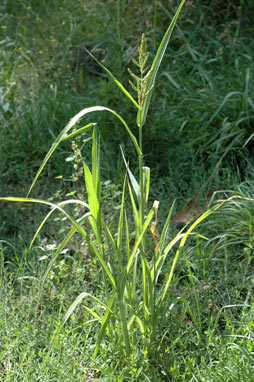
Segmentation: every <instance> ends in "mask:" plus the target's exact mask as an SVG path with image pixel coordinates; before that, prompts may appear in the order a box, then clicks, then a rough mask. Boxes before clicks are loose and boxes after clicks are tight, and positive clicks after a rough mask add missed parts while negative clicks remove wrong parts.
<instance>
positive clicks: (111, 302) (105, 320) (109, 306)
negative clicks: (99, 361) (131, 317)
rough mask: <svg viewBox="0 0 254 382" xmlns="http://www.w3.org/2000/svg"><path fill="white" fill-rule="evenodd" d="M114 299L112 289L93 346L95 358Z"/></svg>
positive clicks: (114, 293) (114, 294)
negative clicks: (94, 345)
mask: <svg viewBox="0 0 254 382" xmlns="http://www.w3.org/2000/svg"><path fill="white" fill-rule="evenodd" d="M115 299H116V292H115V291H114V292H113V294H112V296H111V297H110V299H109V301H108V304H107V310H106V312H105V314H104V317H103V319H102V324H101V329H100V332H99V334H98V337H97V342H96V347H95V350H94V353H93V358H96V356H97V354H98V351H99V347H100V344H101V341H102V339H103V336H104V334H105V331H106V329H107V326H108V323H109V319H110V315H111V313H112V310H111V309H112V307H113V304H114V302H115Z"/></svg>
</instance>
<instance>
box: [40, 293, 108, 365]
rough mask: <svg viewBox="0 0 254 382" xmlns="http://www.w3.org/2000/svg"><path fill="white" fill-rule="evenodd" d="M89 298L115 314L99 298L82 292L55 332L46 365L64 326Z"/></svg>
mask: <svg viewBox="0 0 254 382" xmlns="http://www.w3.org/2000/svg"><path fill="white" fill-rule="evenodd" d="M87 297H90V298H92V299H93V300H95V301H97V302H99V304H100V305H102V306H105V307H106V309H107V311H109V312H110V313H113V312H112V311H111V309H110V308H109V307H108V306H107V305H105V304H104V303H103V302H102V301H101V300H99V299H98V298H97V297H95V296H93V295H91V294H89V293H86V292H82V293H80V294H79V295H78V297H77V298H76V299H75V301H73V303H72V304H71V306H70V307H69V309H68V310H67V312H66V313H65V315H64V317H63V319H62V321H61V322H60V325H59V326H58V328H57V330H56V331H55V334H54V336H53V338H52V340H51V343H50V346H49V350H48V353H47V356H46V359H45V361H44V362H45V363H46V362H47V359H48V357H49V355H50V353H51V351H52V349H53V347H54V344H55V341H56V339H57V337H58V335H59V333H60V331H61V330H62V328H63V326H64V324H65V323H66V321H67V320H68V319H69V317H70V316H71V315H72V313H73V312H74V310H75V309H76V307H77V306H78V305H79V304H80V303H81V301H82V300H83V299H84V298H87Z"/></svg>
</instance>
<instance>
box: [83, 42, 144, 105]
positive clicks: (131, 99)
mask: <svg viewBox="0 0 254 382" xmlns="http://www.w3.org/2000/svg"><path fill="white" fill-rule="evenodd" d="M85 50H86V52H87V53H88V54H89V55H90V56H91V57H92V58H93V59H94V60H95V61H96V62H97V64H98V65H100V67H101V68H102V69H103V70H105V72H106V73H107V74H108V76H109V78H111V79H112V80H113V81H114V82H115V83H116V85H117V86H118V87H119V88H120V89H121V91H122V92H123V93H124V94H125V95H126V97H127V98H129V100H130V101H131V102H132V103H133V104H134V105H135V106H136V108H137V109H139V104H138V103H137V102H136V101H135V99H134V98H133V97H132V96H131V95H130V93H129V92H128V91H127V90H126V89H125V87H124V86H123V85H122V84H121V82H119V81H118V80H117V79H116V77H115V76H114V75H113V74H112V73H111V72H110V71H109V70H108V69H107V68H106V67H105V66H104V65H103V64H102V63H101V62H100V61H98V60H97V58H96V57H94V55H93V54H92V53H91V52H89V50H87V49H85Z"/></svg>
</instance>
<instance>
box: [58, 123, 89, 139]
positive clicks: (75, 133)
mask: <svg viewBox="0 0 254 382" xmlns="http://www.w3.org/2000/svg"><path fill="white" fill-rule="evenodd" d="M93 126H96V123H89V124H88V125H86V126H83V127H81V128H80V129H77V130H76V131H73V133H71V134H68V135H65V136H64V137H63V138H62V139H61V142H63V141H66V140H67V139H69V138H73V137H75V135H78V134H81V133H84V132H85V131H88V130H90V129H91V128H92V127H93Z"/></svg>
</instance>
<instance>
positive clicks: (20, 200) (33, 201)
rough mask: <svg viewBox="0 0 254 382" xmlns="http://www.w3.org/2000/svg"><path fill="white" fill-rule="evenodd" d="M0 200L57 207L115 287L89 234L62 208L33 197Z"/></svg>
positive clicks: (113, 280) (111, 276) (112, 278)
mask: <svg viewBox="0 0 254 382" xmlns="http://www.w3.org/2000/svg"><path fill="white" fill-rule="evenodd" d="M0 200H5V201H8V202H25V203H38V204H44V205H47V206H50V207H53V208H57V209H58V210H59V211H61V212H62V213H63V214H64V215H65V216H66V217H67V219H68V220H69V221H70V222H71V223H72V225H73V226H75V227H76V228H77V231H79V233H80V234H81V235H82V236H83V238H84V239H85V240H86V241H87V243H88V245H89V246H90V247H91V249H92V250H93V252H94V254H95V256H96V257H97V258H98V260H99V261H100V263H101V265H102V267H103V269H104V270H105V272H106V274H107V276H108V278H109V280H110V282H111V284H112V287H113V288H114V289H116V282H115V279H114V277H113V275H112V273H111V272H110V269H109V268H108V266H107V264H106V263H105V261H104V259H103V257H102V256H101V254H100V253H99V251H98V250H97V248H96V245H95V244H94V243H93V241H92V240H91V239H90V237H89V235H88V234H87V232H86V231H85V229H84V228H83V227H82V225H81V224H79V223H78V222H77V221H76V220H74V219H72V217H71V216H70V215H69V214H68V213H67V212H66V211H65V210H64V209H63V208H61V207H59V206H58V205H57V204H54V203H51V202H47V201H45V200H40V199H33V198H18V197H5V198H3V197H0Z"/></svg>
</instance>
